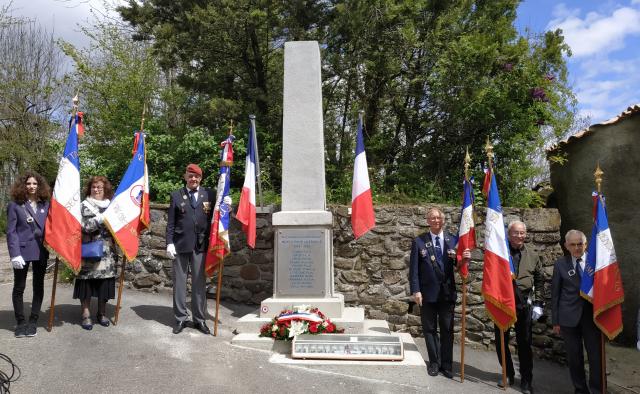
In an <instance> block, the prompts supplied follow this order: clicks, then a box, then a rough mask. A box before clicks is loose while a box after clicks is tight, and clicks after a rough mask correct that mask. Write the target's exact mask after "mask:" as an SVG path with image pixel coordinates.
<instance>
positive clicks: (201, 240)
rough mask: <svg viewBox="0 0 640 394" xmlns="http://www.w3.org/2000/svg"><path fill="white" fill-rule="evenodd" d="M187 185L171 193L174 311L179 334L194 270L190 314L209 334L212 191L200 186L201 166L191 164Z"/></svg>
mask: <svg viewBox="0 0 640 394" xmlns="http://www.w3.org/2000/svg"><path fill="white" fill-rule="evenodd" d="M184 180H185V183H186V186H185V187H183V188H181V189H179V190H176V191H174V192H172V193H171V202H170V205H169V215H168V219H167V238H166V240H167V255H168V256H169V257H170V258H172V259H175V260H174V262H173V313H174V315H175V318H176V325H175V327H174V328H173V333H174V334H179V333H180V332H181V331H182V330H183V329H184V327H185V326H186V325H187V324H188V311H187V272H188V271H189V270H190V271H191V313H192V315H193V323H194V327H195V328H196V329H198V330H200V331H201V332H202V333H204V334H207V335H208V334H210V331H209V327H207V325H206V324H205V319H206V309H207V297H206V288H205V287H206V278H205V272H204V261H205V257H206V251H207V245H208V242H209V228H210V227H211V216H212V206H213V203H214V202H215V195H214V193H213V191H212V190H211V189H209V188H206V187H201V186H200V181H202V169H200V167H199V166H198V165H197V164H189V165H188V166H187V169H186V172H185V174H184Z"/></svg>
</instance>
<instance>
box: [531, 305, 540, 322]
mask: <svg viewBox="0 0 640 394" xmlns="http://www.w3.org/2000/svg"><path fill="white" fill-rule="evenodd" d="M540 316H542V308H541V307H539V306H534V307H533V309H532V310H531V319H532V320H533V321H538V319H539V318H540Z"/></svg>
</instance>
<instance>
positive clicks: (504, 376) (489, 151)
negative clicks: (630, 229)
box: [484, 137, 507, 390]
mask: <svg viewBox="0 0 640 394" xmlns="http://www.w3.org/2000/svg"><path fill="white" fill-rule="evenodd" d="M484 149H485V150H486V151H487V158H488V160H489V171H491V176H493V145H491V141H489V137H487V143H486V145H485V146H484ZM498 328H499V329H500V364H502V390H506V389H507V362H506V356H505V350H504V346H505V343H504V332H505V329H504V328H502V327H498Z"/></svg>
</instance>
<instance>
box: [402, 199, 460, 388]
mask: <svg viewBox="0 0 640 394" xmlns="http://www.w3.org/2000/svg"><path fill="white" fill-rule="evenodd" d="M427 223H428V224H429V232H427V233H424V234H421V235H420V236H418V237H417V238H415V239H414V240H413V244H412V246H411V258H410V266H409V283H410V287H411V294H412V295H413V298H414V300H415V301H416V303H417V304H418V305H419V306H420V307H421V313H420V317H421V319H422V332H423V333H424V339H425V342H426V344H427V353H428V355H429V366H428V368H427V371H428V373H429V375H431V376H437V375H438V371H440V372H441V373H442V375H444V376H445V377H447V378H449V379H451V378H452V377H453V374H452V372H451V368H452V363H453V310H454V307H455V303H456V284H455V278H454V269H456V268H457V267H456V251H455V248H456V237H455V236H453V235H452V234H450V233H449V232H446V231H444V230H443V227H444V223H445V217H444V213H443V212H442V211H441V210H439V209H438V208H431V209H429V210H428V211H427ZM463 258H464V259H463V263H466V262H468V260H469V259H470V258H471V252H470V251H469V250H465V251H464V254H463ZM438 328H439V330H438Z"/></svg>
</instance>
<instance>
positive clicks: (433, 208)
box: [427, 207, 445, 219]
mask: <svg viewBox="0 0 640 394" xmlns="http://www.w3.org/2000/svg"><path fill="white" fill-rule="evenodd" d="M433 211H438V212H440V217H441V218H442V219H444V218H445V216H444V212H442V210H441V209H440V208H437V207H431V208H429V210H428V211H427V217H429V214H430V213H431V212H433Z"/></svg>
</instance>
